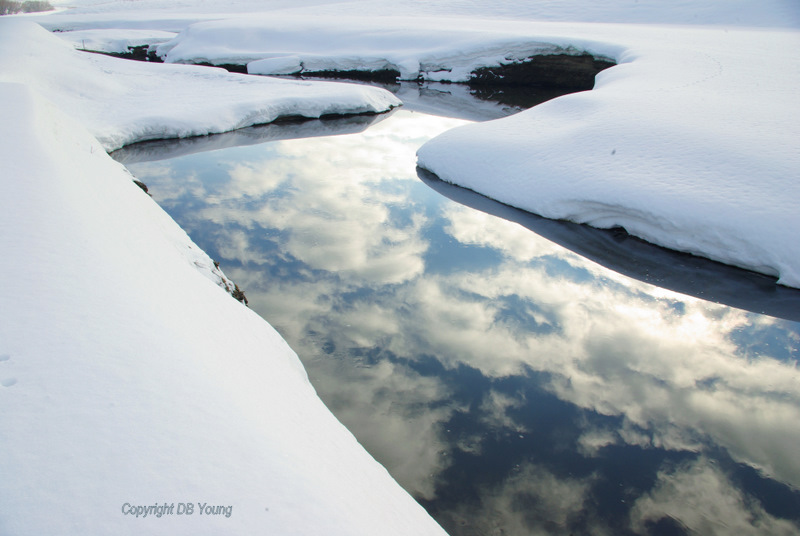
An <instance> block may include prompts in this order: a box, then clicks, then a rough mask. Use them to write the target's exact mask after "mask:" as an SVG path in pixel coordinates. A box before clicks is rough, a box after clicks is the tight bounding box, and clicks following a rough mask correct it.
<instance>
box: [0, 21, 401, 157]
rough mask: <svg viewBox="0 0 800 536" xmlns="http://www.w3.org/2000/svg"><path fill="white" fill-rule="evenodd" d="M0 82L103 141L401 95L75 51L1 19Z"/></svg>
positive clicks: (349, 108)
mask: <svg viewBox="0 0 800 536" xmlns="http://www.w3.org/2000/svg"><path fill="white" fill-rule="evenodd" d="M0 24H1V27H0V51H2V53H0V81H8V82H20V83H24V84H27V85H28V86H30V87H33V88H35V89H36V90H37V91H38V92H40V93H41V94H42V95H43V96H44V97H46V98H47V99H49V100H50V101H52V102H53V103H55V104H56V105H57V106H58V107H59V108H60V109H62V110H65V111H67V112H68V113H69V114H71V115H73V116H74V117H76V118H78V119H79V120H80V122H81V123H82V124H83V125H85V126H86V127H87V128H88V129H89V131H90V132H91V133H92V134H93V135H94V136H95V137H96V138H97V139H98V140H100V142H101V143H102V144H103V147H104V148H105V149H106V150H112V149H117V148H119V147H122V146H123V145H126V144H129V143H133V142H136V141H142V140H149V139H161V138H176V137H177V138H182V137H188V136H196V135H203V134H208V133H216V132H225V131H228V130H233V129H237V128H242V127H246V126H250V125H254V124H261V123H269V122H272V121H274V120H275V119H278V118H280V117H286V116H302V117H320V116H323V115H330V114H354V113H378V112H383V111H386V110H388V109H390V108H392V107H393V106H398V105H400V101H399V100H398V99H396V98H395V97H394V96H393V95H392V94H391V93H389V92H387V91H385V90H382V89H379V88H372V87H367V86H363V85H361V86H360V85H348V84H337V83H325V84H322V83H310V82H299V81H289V80H276V79H267V78H256V77H248V76H245V75H239V74H232V73H228V72H226V71H224V70H222V69H209V68H206V67H192V66H183V65H163V64H153V63H144V62H131V61H128V60H121V59H118V58H112V57H108V56H103V55H98V54H87V53H84V52H78V51H76V50H73V48H72V47H71V46H70V45H69V44H68V43H66V42H64V41H62V40H60V39H59V38H58V37H55V36H54V35H51V34H49V33H48V32H46V31H45V30H44V29H42V28H41V27H39V26H37V25H35V24H33V23H30V22H26V21H19V20H3V21H0Z"/></svg>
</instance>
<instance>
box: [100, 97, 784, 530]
mask: <svg viewBox="0 0 800 536" xmlns="http://www.w3.org/2000/svg"><path fill="white" fill-rule="evenodd" d="M414 91H417V90H414ZM459 91H460V90H459V89H458V88H455V87H453V88H452V89H441V88H440V89H439V90H430V89H429V90H427V92H428V94H427V95H426V94H425V91H420V92H419V93H415V94H413V95H404V96H403V98H404V99H405V100H406V101H407V102H408V103H409V104H408V105H407V106H406V107H405V108H403V109H400V110H397V111H396V112H394V113H392V114H389V115H384V116H377V117H355V118H345V119H339V120H329V121H309V122H304V123H295V124H283V125H269V126H265V127H258V128H252V129H246V130H244V131H240V132H237V133H232V134H230V135H223V136H214V137H209V138H198V139H193V140H183V141H177V142H170V143H164V142H162V143H155V144H144V145H140V146H137V147H132V148H129V149H126V150H125V151H121V152H119V153H117V154H116V155H115V156H116V157H117V158H118V159H120V160H121V161H123V162H124V163H125V164H126V165H127V166H128V168H129V169H130V170H131V171H132V172H133V173H134V175H135V176H136V177H137V178H138V179H139V180H141V181H143V182H145V183H146V184H147V185H148V186H149V189H150V193H151V194H152V195H153V197H154V199H155V200H156V201H157V202H158V203H159V204H161V205H162V206H163V207H164V208H165V209H166V210H167V211H168V212H169V213H170V214H171V215H172V217H173V218H174V219H175V220H176V221H177V222H178V223H179V224H180V225H181V226H182V227H183V228H184V229H185V230H186V231H187V232H188V233H189V235H190V236H191V237H192V239H193V240H194V241H195V242H196V243H197V244H198V245H199V246H200V247H202V248H203V249H204V250H205V251H206V252H208V253H209V255H211V257H212V258H214V259H216V260H218V261H219V262H220V263H221V267H222V269H223V270H224V271H225V273H226V274H227V275H228V276H230V277H231V278H232V279H233V280H234V281H236V282H237V283H238V285H239V286H240V287H241V288H242V289H243V290H244V291H245V293H246V295H247V298H248V300H249V305H250V307H251V308H252V309H254V310H255V311H256V312H258V313H259V314H260V315H261V316H263V317H264V318H265V319H266V320H268V321H269V322H270V323H271V324H272V325H273V326H275V328H276V329H278V331H279V332H280V333H281V334H282V335H283V337H284V338H285V339H286V340H287V341H288V342H289V344H290V345H291V346H292V348H294V350H295V351H296V352H297V353H298V354H299V356H300V358H301V359H302V360H303V362H304V364H305V367H306V369H307V370H308V374H309V376H310V378H311V381H312V383H313V384H314V386H315V388H316V389H317V392H318V393H319V395H320V397H321V398H322V399H323V400H324V401H325V403H326V404H327V405H328V407H329V408H330V409H331V410H332V411H333V413H334V414H335V415H336V416H337V417H338V418H339V420H341V421H342V422H343V423H344V424H345V425H346V426H347V427H348V428H349V429H350V430H351V431H352V432H353V433H354V434H355V436H356V437H357V438H358V440H359V441H360V442H361V443H362V444H363V445H364V446H365V447H366V448H367V450H369V451H370V452H371V453H372V455H373V456H374V457H375V458H376V459H377V460H378V461H379V462H381V463H382V464H383V465H384V466H386V468H387V469H388V470H389V472H390V473H391V474H392V475H393V476H394V477H395V478H396V479H397V480H398V481H399V482H400V484H401V485H403V486H404V487H405V488H406V489H407V490H408V491H409V492H410V493H412V494H413V495H414V497H416V498H417V500H419V501H420V502H421V503H422V504H423V505H424V506H425V507H426V508H427V509H428V511H429V512H430V513H431V514H432V515H433V516H434V517H435V518H436V519H437V520H438V521H439V522H440V523H441V524H442V526H443V527H444V528H445V529H446V530H447V531H448V532H449V533H450V534H451V535H453V536H456V535H490V534H491V535H494V534H504V535H527V534H618V535H619V534H683V533H688V532H689V531H690V530H693V531H696V532H697V533H700V534H711V533H716V534H756V533H762V534H792V533H796V532H797V531H798V530H800V529H798V527H799V526H800V493H799V492H798V487H800V449H798V445H800V427H799V426H798V423H799V422H800V420H798V417H800V373H798V370H797V358H798V355H799V354H800V324H799V323H798V322H796V321H793V320H785V319H779V318H776V317H772V316H764V315H759V314H756V313H752V312H746V311H744V310H741V309H734V308H731V307H728V306H725V305H719V304H715V303H712V302H709V301H704V300H703V299H701V298H699V297H692V296H688V295H687V294H679V293H676V292H674V291H672V290H667V289H664V288H661V287H657V286H652V285H650V284H648V283H646V282H642V281H640V280H639V279H642V278H639V279H637V278H634V277H628V276H626V275H621V274H620V273H618V272H616V271H612V270H609V269H607V268H604V267H603V266H601V265H599V264H596V263H595V262H593V261H592V260H589V259H587V258H586V257H583V256H581V255H579V254H577V253H575V252H573V251H572V250H570V249H566V248H564V247H562V246H561V245H558V244H557V243H556V242H553V241H551V240H548V239H547V238H544V237H543V236H541V235H539V234H537V233H534V232H532V231H531V230H530V228H533V226H532V225H527V224H526V223H525V222H523V221H522V220H518V221H509V220H508V219H504V218H502V217H497V216H495V215H492V214H490V213H487V212H495V213H498V214H499V213H502V212H503V210H504V209H503V208H502V207H500V208H496V210H478V209H476V208H470V207H468V206H465V205H464V204H462V203H458V202H455V201H453V200H451V199H450V198H449V197H447V196H445V195H442V194H441V193H439V191H437V189H439V190H442V191H445V190H447V188H446V187H443V186H441V185H438V186H437V189H433V188H431V187H430V186H429V185H428V183H426V182H425V181H423V180H420V177H419V176H418V174H417V171H416V169H415V151H416V150H417V148H418V147H419V146H420V145H421V144H422V143H424V142H425V141H426V140H427V139H429V138H431V137H432V136H434V135H436V134H438V133H439V132H442V131H444V130H446V129H449V128H453V127H455V126H457V125H459V124H463V123H465V122H466V121H469V120H482V119H489V118H492V117H497V116H499V115H502V114H504V113H508V111H509V110H508V109H507V108H506V107H503V106H501V105H494V104H491V103H485V102H482V101H477V100H474V99H471V98H470V97H469V95H468V93H466V92H463V91H461V92H460V93H459ZM448 93H450V94H449V95H448ZM453 93H455V94H453ZM431 112H436V113H439V114H445V115H450V116H455V117H446V116H443V115H433V114H431ZM451 197H456V198H457V197H458V195H451ZM479 204H480V203H476V205H479ZM479 208H480V207H479ZM501 215H502V214H501ZM510 219H514V218H510ZM520 223H523V225H520ZM545 234H546V233H545ZM551 238H552V237H551ZM577 242H579V243H585V241H583V239H578V240H577ZM612 242H613V240H612ZM577 249H580V248H577ZM714 277H716V278H717V279H719V276H714ZM714 277H712V279H713V278H714ZM733 294H737V292H736V291H733ZM765 301H767V302H769V298H766V299H765ZM793 303H796V302H793ZM785 310H787V311H792V310H794V309H793V305H792V304H791V303H790V304H789V305H788V306H787V307H786V308H785ZM785 316H786V315H785ZM788 317H789V318H792V316H791V315H788ZM795 320H797V318H795Z"/></svg>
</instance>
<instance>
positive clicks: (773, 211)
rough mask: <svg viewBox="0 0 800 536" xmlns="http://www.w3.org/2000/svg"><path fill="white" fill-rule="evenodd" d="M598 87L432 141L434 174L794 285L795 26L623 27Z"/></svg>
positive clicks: (425, 150)
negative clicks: (621, 49)
mask: <svg viewBox="0 0 800 536" xmlns="http://www.w3.org/2000/svg"><path fill="white" fill-rule="evenodd" d="M617 39H618V40H620V41H626V40H627V41H628V42H629V48H628V50H627V51H626V52H625V54H624V55H623V56H621V57H620V59H621V61H622V62H623V65H619V66H617V67H615V68H612V69H609V70H607V71H604V72H602V73H600V74H599V75H598V77H597V84H596V86H595V89H594V90H593V91H589V92H583V93H578V94H573V95H568V96H565V97H561V98H559V99H556V100H554V101H550V102H547V103H545V104H542V105H540V106H538V107H536V108H533V109H531V110H528V111H526V112H523V113H521V114H518V115H517V116H514V117H510V118H506V119H502V120H498V121H494V122H491V123H485V124H480V125H469V126H467V127H463V128H461V129H458V130H454V131H450V132H447V133H445V134H443V135H442V136H440V137H438V138H436V139H434V140H432V141H431V142H429V143H428V144H426V145H425V146H423V147H422V148H421V149H420V151H419V163H420V165H421V166H422V167H424V168H426V169H428V170H429V171H432V172H433V173H435V174H436V175H438V176H439V177H440V178H442V179H444V180H445V181H448V182H453V183H456V184H459V185H461V186H465V187H467V188H470V189H473V190H476V191H478V192H480V193H483V194H485V195H487V196H489V197H492V198H494V199H497V200H499V201H502V202H504V203H508V204H511V205H514V206H516V207H519V208H523V209H525V210H528V211H531V212H534V213H536V214H540V215H543V216H546V217H549V218H558V219H565V220H570V221H576V222H580V223H588V224H590V225H593V226H597V227H613V226H622V227H624V228H625V229H626V230H627V231H628V232H630V233H631V234H634V235H636V236H639V237H641V238H644V239H645V240H648V241H650V242H654V243H656V244H659V245H663V246H666V247H669V248H672V249H676V250H680V251H686V252H689V253H694V254H698V255H702V256H706V257H709V258H711V259H714V260H718V261H722V262H725V263H728V264H733V265H736V266H740V267H743V268H747V269H751V270H754V271H757V272H762V273H766V274H769V275H774V276H777V277H779V278H780V282H781V283H783V284H785V285H789V286H794V287H800V242H798V240H797V235H796V229H798V228H800V176H799V175H798V170H800V141H798V140H800V106H799V105H798V100H797V94H796V88H797V87H798V85H800V70H798V69H797V66H798V62H797V58H796V55H795V54H794V53H793V52H791V51H792V50H794V49H796V46H797V45H798V44H800V33H798V32H789V31H785V32H782V31H752V30H750V31H747V30H725V31H721V30H712V29H707V28H706V29H688V28H669V29H668V28H662V29H660V30H659V31H658V32H656V31H654V30H651V33H650V35H647V36H644V35H642V34H637V29H635V28H633V29H630V30H628V31H627V32H624V31H622V30H621V31H620V34H619V35H618V37H617Z"/></svg>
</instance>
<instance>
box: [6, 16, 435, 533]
mask: <svg viewBox="0 0 800 536" xmlns="http://www.w3.org/2000/svg"><path fill="white" fill-rule="evenodd" d="M5 29H6V28H5V27H4V28H3V30H4V31H3V35H4V37H5V36H6V35H7V34H6V33H5ZM211 76H212V77H213V76H216V75H215V74H214V73H212V74H211ZM0 136H2V139H3V140H4V142H3V144H0V162H2V165H3V173H2V177H3V180H4V190H5V194H4V195H3V196H1V197H0V228H2V229H3V232H2V233H1V234H0V251H2V252H3V258H4V261H3V263H2V264H1V265H0V275H2V278H3V279H4V281H6V282H7V283H8V284H6V285H3V286H2V290H0V311H2V313H3V316H2V322H0V407H2V411H0V429H2V434H0V452H2V453H3V456H1V457H0V474H2V475H3V477H2V482H3V483H2V486H0V511H2V513H3V514H2V516H0V532H2V533H3V534H15V535H23V534H32V535H34V534H35V535H40V534H58V533H64V532H67V533H81V534H143V533H147V534H189V533H191V534H342V535H353V534H362V535H365V536H367V535H370V536H371V535H374V534H397V535H408V534H444V532H443V531H442V530H441V529H440V528H439V527H438V525H436V523H435V522H433V520H432V519H431V518H430V517H429V516H428V515H427V513H426V512H425V511H424V510H423V509H422V508H421V507H420V506H419V505H417V503H416V502H415V501H414V500H413V499H412V498H411V497H410V496H409V495H408V494H406V493H405V492H404V491H403V490H402V489H401V488H400V487H399V486H398V485H397V484H396V483H395V482H394V481H393V480H392V478H391V477H390V476H389V475H388V473H387V472H386V471H385V470H384V469H383V467H381V466H379V465H378V464H377V463H376V462H375V461H374V460H373V459H372V458H371V457H370V456H369V455H368V454H367V453H366V451H364V450H363V448H361V446H360V445H359V444H358V443H357V442H356V440H355V438H353V436H352V435H351V434H350V433H349V432H348V431H347V430H346V429H345V428H344V427H343V426H342V425H341V424H340V423H339V422H338V421H336V419H335V418H334V417H333V416H332V415H331V414H330V412H329V411H328V410H327V408H325V406H324V405H323V404H322V402H321V401H320V400H319V399H318V398H317V396H316V394H315V393H314V391H313V389H312V388H311V386H310V384H309V383H308V380H307V378H306V375H305V372H304V370H303V368H302V366H301V364H300V362H299V360H298V359H297V357H296V356H295V354H294V353H293V352H292V351H291V349H289V348H288V346H287V345H286V343H285V342H284V341H283V340H282V339H281V337H280V336H279V335H278V334H277V333H276V332H275V331H274V330H273V329H272V328H271V327H270V326H269V325H268V324H266V323H265V322H264V321H263V320H262V319H260V318H259V317H258V316H257V315H256V314H255V313H253V312H252V311H250V310H249V309H247V308H246V307H244V306H243V305H241V304H240V303H238V302H237V301H235V300H234V299H233V298H231V297H230V296H229V295H228V294H227V293H226V292H225V291H223V290H222V289H220V288H219V286H218V284H219V282H220V277H221V273H220V272H218V270H215V268H214V267H213V263H212V261H211V259H209V258H208V257H207V256H206V255H205V254H204V253H202V252H201V251H199V249H198V248H197V246H195V245H194V244H193V243H192V242H191V241H190V239H189V238H188V236H186V234H185V233H184V232H183V231H182V230H181V229H180V228H179V227H178V226H177V225H176V224H175V223H174V222H173V221H172V220H171V219H170V218H169V217H168V216H167V215H166V214H165V213H164V212H163V211H162V210H161V209H160V208H159V207H158V206H157V205H156V204H155V203H154V202H153V201H152V200H151V199H150V198H149V197H148V196H147V195H145V194H144V193H143V192H142V190H140V189H139V188H138V187H137V186H136V185H135V184H134V183H133V182H132V180H131V179H132V177H131V176H130V175H129V174H128V172H127V171H126V170H125V169H124V168H123V167H122V166H121V165H120V164H117V163H116V162H114V161H113V160H111V158H110V157H109V156H108V155H107V154H106V153H105V151H104V150H103V147H101V145H100V144H99V143H97V141H96V140H95V139H94V138H93V137H92V136H91V135H90V134H89V133H88V132H86V131H85V130H84V129H83V127H82V126H81V125H80V124H79V123H78V122H77V121H76V120H74V119H73V118H71V117H69V116H67V115H65V114H63V113H62V112H61V111H59V110H58V109H57V108H56V107H54V106H53V105H52V104H51V103H49V102H48V101H47V100H45V99H44V98H42V97H41V96H39V95H38V94H37V93H36V92H35V91H34V90H33V89H32V88H31V87H30V86H25V85H22V84H17V83H7V82H0ZM187 505H191V510H190V509H189V508H190V507H189V506H187ZM140 506H141V507H148V508H149V507H153V508H149V509H145V508H142V509H137V508H138V507H140ZM156 506H158V507H160V508H155V507H156ZM137 513H138V514H139V515H138V516H137V515H136V514H137ZM145 513H147V516H146V517H145Z"/></svg>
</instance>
